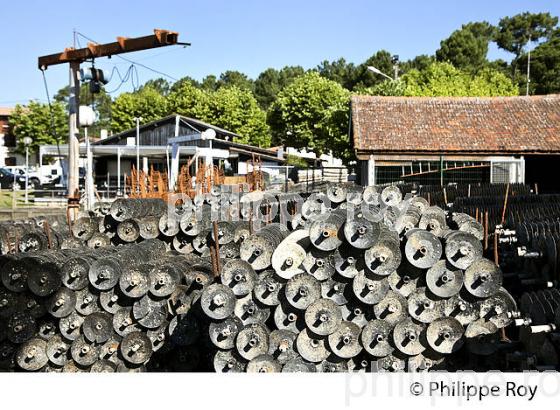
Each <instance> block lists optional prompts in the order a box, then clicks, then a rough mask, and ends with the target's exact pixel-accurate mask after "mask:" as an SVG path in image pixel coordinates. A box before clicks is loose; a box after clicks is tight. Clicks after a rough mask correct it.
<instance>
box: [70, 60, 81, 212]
mask: <svg viewBox="0 0 560 410" xmlns="http://www.w3.org/2000/svg"><path fill="white" fill-rule="evenodd" d="M79 69H80V63H77V62H73V63H71V64H70V100H69V108H70V115H69V124H68V126H69V134H68V198H69V199H71V198H74V197H75V196H76V195H77V194H78V193H79V185H78V183H79V182H78V178H79V176H78V175H79V174H78V158H77V154H78V149H79V142H78V132H79V131H78V121H79V119H78V110H79V106H80V82H79V81H78V71H79ZM73 217H74V213H70V218H71V219H73Z"/></svg>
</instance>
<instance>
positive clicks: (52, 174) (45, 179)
mask: <svg viewBox="0 0 560 410" xmlns="http://www.w3.org/2000/svg"><path fill="white" fill-rule="evenodd" d="M5 168H6V169H8V170H9V171H11V172H12V173H14V174H16V175H22V176H24V177H25V166H23V165H16V166H7V167H5ZM61 174H62V168H60V166H58V165H41V166H40V167H38V168H37V167H30V168H29V186H30V187H31V188H33V189H38V188H40V187H41V186H44V185H49V184H52V183H53V181H54V180H55V179H56V178H57V177H58V176H60V175H61Z"/></svg>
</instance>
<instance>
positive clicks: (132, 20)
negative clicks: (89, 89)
mask: <svg viewBox="0 0 560 410" xmlns="http://www.w3.org/2000/svg"><path fill="white" fill-rule="evenodd" d="M6 3H7V4H5V5H3V6H2V8H1V9H2V16H3V19H2V25H0V35H1V38H2V41H1V43H0V44H1V45H0V51H1V57H0V106H12V105H15V104H16V103H23V102H26V101H27V100H29V99H32V98H34V99H40V100H45V98H46V97H45V90H44V87H43V81H42V77H41V73H40V71H39V70H38V69H37V57H38V56H40V55H43V54H50V53H54V52H58V51H62V49H63V48H64V47H68V46H71V45H72V38H73V34H72V33H73V30H74V29H75V30H77V31H78V32H81V33H83V34H85V35H87V36H89V37H91V38H93V39H95V40H96V41H98V42H110V41H114V39H115V37H116V36H129V37H135V36H142V35H147V34H151V33H152V30H153V29H154V28H165V29H170V30H175V31H178V32H179V33H180V40H181V41H185V42H192V47H188V48H181V47H170V48H165V49H157V50H150V51H143V52H138V53H133V54H129V55H127V57H128V58H131V59H133V60H136V61H138V62H140V63H142V64H145V65H148V66H150V67H152V68H154V69H157V70H159V71H162V72H165V73H167V74H168V75H170V76H171V77H174V78H180V77H182V76H185V75H189V76H191V77H194V78H196V79H201V78H202V77H204V76H205V75H207V74H215V75H219V74H220V73H221V72H223V71H225V70H228V69H232V70H239V71H242V72H245V73H247V74H248V75H249V76H251V77H253V78H254V77H256V76H257V75H258V74H259V73H260V72H261V71H263V70H264V69H266V68H268V67H275V68H280V67H283V66H285V65H302V66H303V67H305V68H312V67H315V66H316V65H317V64H319V63H320V62H321V61H322V60H325V59H329V60H332V59H337V58H339V57H344V58H345V59H346V60H348V61H352V62H354V63H360V62H362V61H364V60H365V59H366V58H368V57H369V56H370V55H372V54H373V53H375V52H376V51H377V50H380V49H387V50H389V51H390V52H392V53H394V54H399V55H400V56H401V59H402V60H405V59H408V58H411V57H414V56H416V55H418V54H432V53H434V52H435V50H436V49H437V48H438V46H439V42H440V41H441V40H442V39H444V38H446V37H447V36H448V35H449V34H450V33H451V32H452V31H453V30H455V29H457V28H459V27H460V26H461V24H463V23H467V22H470V21H480V20H487V21H489V22H491V23H497V22H498V20H499V19H500V18H501V17H503V16H507V15H514V14H517V13H519V12H523V11H532V12H540V11H548V12H550V13H551V14H553V15H555V16H558V15H560V1H558V0H548V1H546V0H484V1H482V0H468V1H452V0H423V1H418V0H409V1H391V2H387V1H375V0H369V1H366V0H344V1H341V0H339V1H332V0H322V1H319V0H309V1H304V0H300V1H294V0H283V1H264V0H263V1H255V0H246V1H243V0H237V1H232V0H229V1H226V0H206V1H202V0H199V1H194V0H165V1H161V2H158V1H154V0H136V1H132V0H121V1H115V0H96V1H94V2H87V1H82V2H76V1H72V2H71V1H65V0H64V1H59V0H51V1H48V2H47V1H38V0H20V1H18V2H14V1H10V2H6ZM94 5H95V7H94ZM85 43H86V41H85V40H83V39H81V45H82V46H85ZM490 57H491V58H496V57H501V58H504V57H505V58H507V55H505V54H504V53H502V52H500V50H496V49H495V48H492V50H491V52H490ZM97 66H98V67H100V68H103V69H106V70H108V71H111V70H112V69H113V67H115V66H116V67H117V68H118V69H119V71H120V72H121V73H123V74H124V72H126V70H127V69H128V67H129V66H130V63H128V62H125V61H122V60H120V59H118V58H115V57H113V59H111V60H108V59H100V60H99V61H98V63H97ZM67 70H68V68H67V66H65V65H61V66H55V67H51V68H49V69H48V70H47V72H46V75H47V80H48V84H49V89H50V92H51V96H52V94H54V93H55V92H56V90H58V89H59V88H61V87H63V86H64V85H65V84H67V82H68V71H67ZM138 77H139V81H140V83H143V82H145V81H146V80H148V79H150V78H154V77H158V75H157V74H154V73H152V72H150V71H147V70H146V69H144V68H141V67H138ZM116 85H118V81H117V80H116V79H115V80H114V81H113V82H112V83H111V84H109V85H108V86H107V89H108V90H112V89H114V88H115V86H116ZM131 87H132V85H131V84H130V82H129V83H127V84H124V85H123V87H122V88H121V89H120V90H119V91H118V92H116V93H115V94H114V95H117V94H118V93H119V92H121V91H127V90H130V89H131Z"/></svg>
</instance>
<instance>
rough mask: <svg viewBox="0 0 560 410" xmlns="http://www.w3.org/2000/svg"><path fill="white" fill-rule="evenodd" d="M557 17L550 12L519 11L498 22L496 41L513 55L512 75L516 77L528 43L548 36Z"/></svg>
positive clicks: (556, 21)
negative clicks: (519, 12)
mask: <svg viewBox="0 0 560 410" xmlns="http://www.w3.org/2000/svg"><path fill="white" fill-rule="evenodd" d="M557 23H558V17H552V16H551V15H550V13H529V12H526V13H521V14H517V15H515V16H513V17H504V18H502V19H501V20H500V22H499V24H498V32H497V34H496V43H497V44H498V47H500V48H502V49H504V50H506V51H509V52H510V53H513V54H514V55H515V58H514V59H513V61H512V62H511V73H512V77H513V78H514V79H516V78H517V77H518V75H517V68H518V65H519V61H520V58H521V56H522V54H523V51H524V50H525V47H526V46H527V45H528V44H529V43H533V42H537V41H539V40H541V39H544V38H548V37H549V36H550V35H551V34H552V32H553V30H554V27H555V26H556V24H557Z"/></svg>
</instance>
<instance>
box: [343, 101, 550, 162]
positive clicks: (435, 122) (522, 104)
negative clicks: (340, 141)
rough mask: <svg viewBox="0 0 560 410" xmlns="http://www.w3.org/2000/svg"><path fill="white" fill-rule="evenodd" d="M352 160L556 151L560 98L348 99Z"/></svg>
mask: <svg viewBox="0 0 560 410" xmlns="http://www.w3.org/2000/svg"><path fill="white" fill-rule="evenodd" d="M351 111H352V132H353V139H354V141H353V142H354V148H355V149H356V152H357V154H358V156H360V154H361V155H365V154H368V153H378V154H379V153H412V152H418V153H462V152H465V153H475V152H476V153H509V154H514V153H519V154H522V153H530V152H533V153H538V152H542V153H560V95H557V94H556V95H547V96H532V97H482V98H477V97H375V96H353V97H352V108H351Z"/></svg>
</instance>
